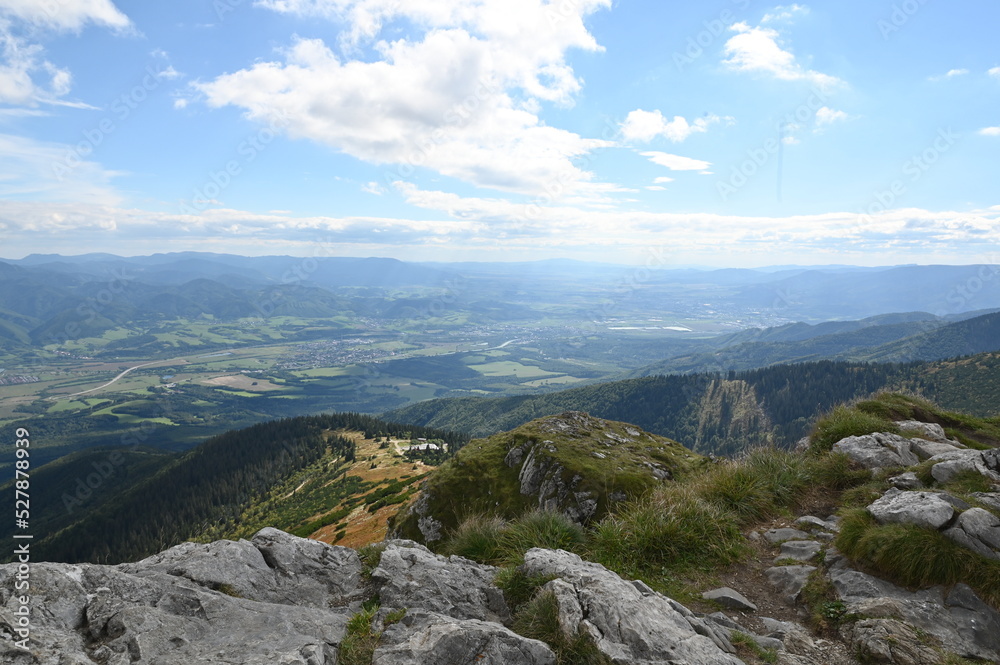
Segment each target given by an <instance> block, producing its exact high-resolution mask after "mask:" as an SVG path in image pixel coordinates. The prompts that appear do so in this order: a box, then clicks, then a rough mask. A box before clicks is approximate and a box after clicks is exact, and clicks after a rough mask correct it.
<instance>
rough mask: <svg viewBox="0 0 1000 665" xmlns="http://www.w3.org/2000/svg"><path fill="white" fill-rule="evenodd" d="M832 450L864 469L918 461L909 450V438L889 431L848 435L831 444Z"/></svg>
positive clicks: (904, 464)
mask: <svg viewBox="0 0 1000 665" xmlns="http://www.w3.org/2000/svg"><path fill="white" fill-rule="evenodd" d="M833 450H834V452H839V453H844V454H845V455H847V456H848V457H850V458H851V459H852V460H854V461H855V462H857V463H858V464H860V465H861V466H863V467H865V468H866V469H885V468H891V467H897V466H913V465H914V464H917V463H918V462H920V460H919V459H918V458H917V456H916V455H915V454H914V453H913V451H912V450H911V447H910V440H909V439H907V438H905V437H902V436H900V435H898V434H892V433H889V432H879V433H876V434H865V435H863V436H849V437H847V438H844V439H841V440H840V441H838V442H837V443H835V444H833Z"/></svg>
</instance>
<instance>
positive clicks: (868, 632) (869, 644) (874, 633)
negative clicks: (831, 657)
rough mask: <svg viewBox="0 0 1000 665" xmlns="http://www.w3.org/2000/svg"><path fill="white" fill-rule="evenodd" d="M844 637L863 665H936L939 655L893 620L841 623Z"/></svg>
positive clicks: (910, 630)
mask: <svg viewBox="0 0 1000 665" xmlns="http://www.w3.org/2000/svg"><path fill="white" fill-rule="evenodd" d="M842 631H843V635H844V637H845V638H846V639H847V640H848V641H849V642H850V643H851V644H852V645H853V646H854V649H855V651H856V653H857V654H858V655H859V656H860V657H861V658H862V659H863V662H866V663H893V664H894V665H938V664H939V663H940V662H941V656H940V654H938V652H937V651H936V650H935V649H933V648H931V647H930V646H929V645H927V644H925V643H924V641H923V640H922V639H921V637H920V635H919V634H918V633H917V631H915V630H914V629H913V628H911V627H910V626H908V625H906V624H905V623H902V622H900V621H896V620H894V619H862V620H861V621H857V622H855V623H848V624H845V625H844V627H843V629H842Z"/></svg>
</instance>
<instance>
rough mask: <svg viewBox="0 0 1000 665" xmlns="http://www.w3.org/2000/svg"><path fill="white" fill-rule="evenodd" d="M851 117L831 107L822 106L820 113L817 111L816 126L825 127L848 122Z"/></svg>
mask: <svg viewBox="0 0 1000 665" xmlns="http://www.w3.org/2000/svg"><path fill="white" fill-rule="evenodd" d="M848 118H849V116H848V115H847V113H845V112H844V111H838V110H835V109H832V108H830V107H829V106H822V107H820V109H819V110H818V111H816V126H817V127H824V126H826V125H832V124H833V123H835V122H844V121H846V120H848Z"/></svg>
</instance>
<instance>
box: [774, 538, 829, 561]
mask: <svg viewBox="0 0 1000 665" xmlns="http://www.w3.org/2000/svg"><path fill="white" fill-rule="evenodd" d="M822 548H823V546H822V545H820V544H819V543H818V542H816V541H815V540H790V541H788V542H785V543H782V544H781V554H779V555H778V560H781V559H794V560H796V561H809V560H810V559H812V558H813V557H814V556H816V555H817V554H819V551H820V550H821V549H822Z"/></svg>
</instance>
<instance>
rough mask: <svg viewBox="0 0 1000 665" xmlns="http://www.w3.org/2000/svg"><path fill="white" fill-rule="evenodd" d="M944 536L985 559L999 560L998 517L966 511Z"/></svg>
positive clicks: (970, 510)
mask: <svg viewBox="0 0 1000 665" xmlns="http://www.w3.org/2000/svg"><path fill="white" fill-rule="evenodd" d="M944 535H946V536H948V537H949V538H951V539H952V540H954V541H955V542H957V543H958V544H960V545H962V546H964V547H967V548H969V549H971V550H972V551H974V552H978V553H979V554H982V555H983V556H985V557H988V558H991V559H1000V517H997V516H996V515H994V514H993V513H991V512H989V511H987V510H983V509H982V508H970V509H969V510H966V511H965V512H964V513H962V514H961V515H959V516H958V521H957V522H956V523H955V526H954V527H952V528H950V529H947V530H946V531H945V532H944Z"/></svg>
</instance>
